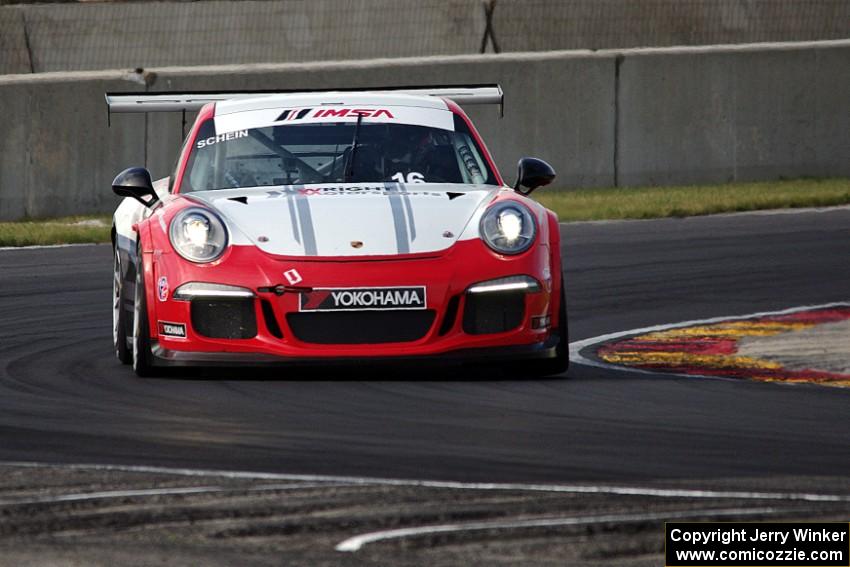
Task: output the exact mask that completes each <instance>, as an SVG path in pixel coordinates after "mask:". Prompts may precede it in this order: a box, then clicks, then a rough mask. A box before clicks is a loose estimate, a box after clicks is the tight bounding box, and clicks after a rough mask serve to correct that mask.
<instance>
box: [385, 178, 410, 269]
mask: <svg viewBox="0 0 850 567" xmlns="http://www.w3.org/2000/svg"><path fill="white" fill-rule="evenodd" d="M400 187H401V183H384V189H386V195H387V198H388V199H389V200H390V210H392V213H393V226H394V227H395V243H396V250H397V251H398V253H399V254H409V253H410V237H409V236H408V233H407V217H406V216H405V214H404V204H403V203H402V200H401V199H402V197H401V195H399V194H398V192H399V191H400Z"/></svg>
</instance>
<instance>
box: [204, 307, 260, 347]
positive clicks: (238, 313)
mask: <svg viewBox="0 0 850 567" xmlns="http://www.w3.org/2000/svg"><path fill="white" fill-rule="evenodd" d="M192 328H193V329H194V330H195V332H196V333H198V334H199V335H202V336H204V337H208V338H211V339H250V338H253V337H255V336H257V316H256V313H255V312H254V301H253V300H252V299H239V300H220V299H216V300H208V299H194V300H192Z"/></svg>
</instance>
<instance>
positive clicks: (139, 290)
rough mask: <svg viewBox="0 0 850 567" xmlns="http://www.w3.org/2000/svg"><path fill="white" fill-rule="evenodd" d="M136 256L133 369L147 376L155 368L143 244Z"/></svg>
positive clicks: (140, 374) (139, 374)
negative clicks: (146, 292)
mask: <svg viewBox="0 0 850 567" xmlns="http://www.w3.org/2000/svg"><path fill="white" fill-rule="evenodd" d="M136 257H137V258H138V260H137V262H138V263H137V265H136V294H135V301H133V370H134V371H135V372H136V375H137V376H140V377H143V378H145V377H148V376H151V375H152V374H153V370H154V368H153V354H152V353H151V333H150V322H149V321H148V308H147V300H146V295H145V270H144V260H143V259H142V248H141V246H139V249H138V251H137V254H136Z"/></svg>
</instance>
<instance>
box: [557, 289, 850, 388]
mask: <svg viewBox="0 0 850 567" xmlns="http://www.w3.org/2000/svg"><path fill="white" fill-rule="evenodd" d="M832 307H850V303H848V302H845V301H838V302H834V303H824V304H821V305H805V306H803V307H792V308H790V309H783V310H781V311H762V312H759V313H751V314H749V315H730V316H728V317H711V318H710V319H695V320H693V321H684V322H681V323H668V324H666V325H654V326H652V327H643V328H640V329H631V330H629V331H620V332H617V333H609V334H607V335H599V336H598V337H591V338H589V339H583V340H580V341H575V342H572V343H570V362H571V363H573V362H574V363H576V364H582V365H584V366H594V367H596V368H604V369H605V370H616V371H618V372H634V373H635V374H652V375H655V376H658V375H664V376H682V377H685V378H701V379H702V378H709V379H715V380H730V381H731V380H738V381H740V378H730V377H727V376H707V375H699V374H683V373H679V372H667V371H664V370H644V369H641V368H632V367H630V366H621V365H618V364H611V363H608V362H603V361H601V360H596V359H591V358H587V357H586V356H583V355H582V354H581V351H582V350H584V349H585V348H587V347H589V346H594V345H597V344H601V343H607V342H610V341H613V340H615V339H621V338H623V337H631V336H636V335H643V334H645V333H654V332H657V331H667V330H670V329H679V328H681V327H693V326H696V325H711V324H714V323H722V322H724V321H742V320H745V319H753V318H756V317H769V316H772V315H790V314H791V313H799V312H800V311H808V310H811V309H829V308H832ZM772 383H775V382H772ZM778 384H781V385H794V386H796V385H798V384H789V383H786V382H779V383H778Z"/></svg>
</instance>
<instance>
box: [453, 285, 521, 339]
mask: <svg viewBox="0 0 850 567" xmlns="http://www.w3.org/2000/svg"><path fill="white" fill-rule="evenodd" d="M524 317H525V292H524V291H519V292H517V291H507V292H494V293H468V294H466V305H465V307H464V309H463V331H464V332H465V333H467V334H470V335H483V334H486V333H504V332H505V331H511V330H513V329H516V328H517V327H519V326H520V325H521V324H522V321H523V318H524Z"/></svg>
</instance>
